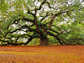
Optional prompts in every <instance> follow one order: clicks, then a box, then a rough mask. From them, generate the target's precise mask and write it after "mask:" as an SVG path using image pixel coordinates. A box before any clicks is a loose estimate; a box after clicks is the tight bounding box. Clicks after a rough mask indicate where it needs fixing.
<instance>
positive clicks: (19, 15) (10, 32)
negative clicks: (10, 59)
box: [0, 0, 84, 45]
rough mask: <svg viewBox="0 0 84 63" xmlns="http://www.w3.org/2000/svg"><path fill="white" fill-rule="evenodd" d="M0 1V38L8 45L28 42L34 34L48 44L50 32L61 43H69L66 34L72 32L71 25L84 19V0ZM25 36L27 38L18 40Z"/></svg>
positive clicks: (34, 36)
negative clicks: (0, 23)
mask: <svg viewBox="0 0 84 63" xmlns="http://www.w3.org/2000/svg"><path fill="white" fill-rule="evenodd" d="M0 4H1V5H0V15H1V16H0V17H1V19H0V21H1V22H3V24H2V30H1V32H2V37H1V39H0V40H1V41H3V42H7V44H8V45H10V44H11V45H27V44H28V43H29V42H30V41H32V40H33V39H34V38H39V39H40V45H48V39H49V37H48V36H53V37H54V38H56V39H57V40H58V42H59V44H61V45H64V44H69V43H66V41H64V37H66V34H68V33H70V32H71V29H72V28H70V26H72V25H73V24H72V23H73V22H75V23H77V24H80V23H82V21H83V20H84V19H83V18H82V16H83V11H84V9H83V0H72V1H71V0H1V2H0ZM80 16H81V19H80ZM62 23H65V24H67V25H63V24H62ZM66 27H67V28H66ZM65 28H66V29H65ZM63 36H64V37H63ZM2 38H3V39H2ZM23 38H25V39H27V40H26V42H24V43H23V42H19V43H18V40H19V39H20V40H21V39H23Z"/></svg>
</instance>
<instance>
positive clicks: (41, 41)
mask: <svg viewBox="0 0 84 63" xmlns="http://www.w3.org/2000/svg"><path fill="white" fill-rule="evenodd" d="M40 45H48V38H47V37H41V38H40Z"/></svg>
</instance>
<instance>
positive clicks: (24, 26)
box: [5, 25, 36, 37]
mask: <svg viewBox="0 0 84 63" xmlns="http://www.w3.org/2000/svg"><path fill="white" fill-rule="evenodd" d="M23 28H28V29H29V31H35V32H36V29H32V28H30V26H27V25H23V26H21V27H19V28H18V29H15V30H14V31H11V32H7V33H6V34H5V37H6V36H7V35H8V34H9V33H14V32H16V31H17V30H21V29H23Z"/></svg>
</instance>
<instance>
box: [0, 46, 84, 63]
mask: <svg viewBox="0 0 84 63" xmlns="http://www.w3.org/2000/svg"><path fill="white" fill-rule="evenodd" d="M0 63H84V46H83V45H80V46H78V45H75V46H72V45H69V46H0Z"/></svg>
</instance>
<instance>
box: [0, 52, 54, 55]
mask: <svg viewBox="0 0 84 63" xmlns="http://www.w3.org/2000/svg"><path fill="white" fill-rule="evenodd" d="M7 53H8V54H28V55H33V54H41V55H46V54H47V55H54V54H53V53H48V52H11V51H10V52H9V51H0V54H7Z"/></svg>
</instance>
